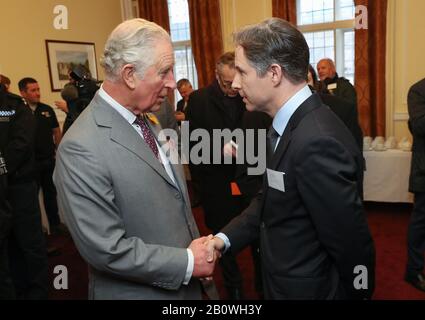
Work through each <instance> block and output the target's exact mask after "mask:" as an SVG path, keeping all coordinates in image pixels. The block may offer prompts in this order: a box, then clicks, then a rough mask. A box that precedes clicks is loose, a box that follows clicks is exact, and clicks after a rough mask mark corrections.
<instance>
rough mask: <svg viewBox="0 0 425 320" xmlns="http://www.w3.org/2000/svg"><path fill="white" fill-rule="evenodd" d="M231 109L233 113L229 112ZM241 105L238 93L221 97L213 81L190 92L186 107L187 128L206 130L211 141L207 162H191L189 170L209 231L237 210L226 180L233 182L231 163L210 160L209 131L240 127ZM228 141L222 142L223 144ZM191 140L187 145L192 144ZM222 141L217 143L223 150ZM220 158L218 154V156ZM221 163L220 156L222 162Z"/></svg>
mask: <svg viewBox="0 0 425 320" xmlns="http://www.w3.org/2000/svg"><path fill="white" fill-rule="evenodd" d="M230 109H233V111H234V112H233V114H232V113H231V112H229V110H230ZM245 110H246V109H245V104H244V103H243V101H242V98H241V97H240V96H238V97H235V98H228V97H225V96H224V94H223V92H222V91H221V89H220V87H219V85H218V82H217V81H214V82H213V83H212V84H211V85H209V86H208V87H206V88H202V89H199V90H197V91H194V92H193V93H192V94H191V95H190V97H189V101H188V106H187V108H186V120H188V121H189V125H190V131H191V132H193V131H194V130H196V129H198V128H199V129H204V130H206V131H208V133H209V136H210V141H211V145H210V146H211V148H210V163H211V164H198V165H193V164H191V173H192V174H195V175H197V178H198V180H199V187H200V195H201V203H202V207H203V209H204V212H205V220H206V221H205V222H206V225H207V227H208V228H210V229H211V230H212V231H218V230H219V229H221V228H222V227H224V226H225V225H226V224H227V223H228V222H229V221H230V220H231V219H232V218H233V217H234V216H235V215H237V214H239V213H240V209H239V208H240V206H239V204H238V201H237V199H234V197H232V195H231V188H230V183H231V182H232V181H234V177H235V170H236V165H235V164H212V163H213V160H214V159H213V154H214V151H215V150H214V149H213V143H212V141H213V130H214V129H221V130H222V129H230V130H231V131H233V130H235V129H237V128H241V121H242V116H243V113H244V111H245ZM227 142H229V141H225V143H227ZM196 144H197V142H193V143H192V145H191V148H192V147H193V146H194V145H196ZM223 146H224V141H223V143H222V144H221V146H220V149H219V150H220V151H222V150H223ZM221 158H222V157H221ZM221 163H223V158H222V162H221Z"/></svg>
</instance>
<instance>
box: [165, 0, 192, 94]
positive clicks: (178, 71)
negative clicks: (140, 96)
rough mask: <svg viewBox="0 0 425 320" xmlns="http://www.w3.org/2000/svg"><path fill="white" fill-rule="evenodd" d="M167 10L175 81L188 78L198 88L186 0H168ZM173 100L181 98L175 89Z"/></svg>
mask: <svg viewBox="0 0 425 320" xmlns="http://www.w3.org/2000/svg"><path fill="white" fill-rule="evenodd" d="M168 12H169V17H170V29H171V30H170V34H171V41H172V42H173V47H174V56H175V60H176V64H175V66H174V76H175V78H176V81H178V80H180V79H182V78H186V79H189V80H190V82H191V83H192V85H193V88H194V89H197V88H198V76H197V74H196V67H195V61H194V59H193V55H192V46H191V42H190V26H189V7H188V3H187V0H168ZM175 99H176V100H175V101H178V100H180V99H181V96H180V94H179V92H178V91H177V90H175Z"/></svg>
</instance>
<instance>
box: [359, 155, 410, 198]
mask: <svg viewBox="0 0 425 320" xmlns="http://www.w3.org/2000/svg"><path fill="white" fill-rule="evenodd" d="M363 155H364V158H365V160H366V172H365V175H364V183H363V188H364V200H365V201H376V202H408V203H411V202H413V194H412V193H410V192H409V175H410V162H411V160H412V153H411V152H410V151H409V152H408V151H401V150H393V149H390V150H386V151H365V152H363Z"/></svg>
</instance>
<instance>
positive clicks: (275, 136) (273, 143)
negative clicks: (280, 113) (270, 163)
mask: <svg viewBox="0 0 425 320" xmlns="http://www.w3.org/2000/svg"><path fill="white" fill-rule="evenodd" d="M267 139H268V140H269V143H270V148H271V149H270V150H271V153H272V154H273V153H274V150H275V149H276V142H277V139H279V133H277V132H276V130H275V129H274V128H273V126H270V129H269V132H268V133H267Z"/></svg>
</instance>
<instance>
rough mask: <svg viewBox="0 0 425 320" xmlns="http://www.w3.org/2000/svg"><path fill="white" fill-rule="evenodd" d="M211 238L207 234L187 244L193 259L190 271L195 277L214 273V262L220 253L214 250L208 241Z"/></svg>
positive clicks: (208, 275) (211, 238)
mask: <svg viewBox="0 0 425 320" xmlns="http://www.w3.org/2000/svg"><path fill="white" fill-rule="evenodd" d="M213 238H214V237H213V236H212V235H209V236H208V237H202V238H199V239H195V240H193V241H192V243H191V244H190V246H189V249H190V250H192V253H193V257H194V260H195V261H194V266H193V273H192V276H193V277H195V278H205V277H210V276H212V274H213V273H214V267H215V262H216V261H217V258H218V257H219V255H220V254H219V252H217V251H215V250H214V247H213V246H212V244H211V243H210V241H212V240H213Z"/></svg>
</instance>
